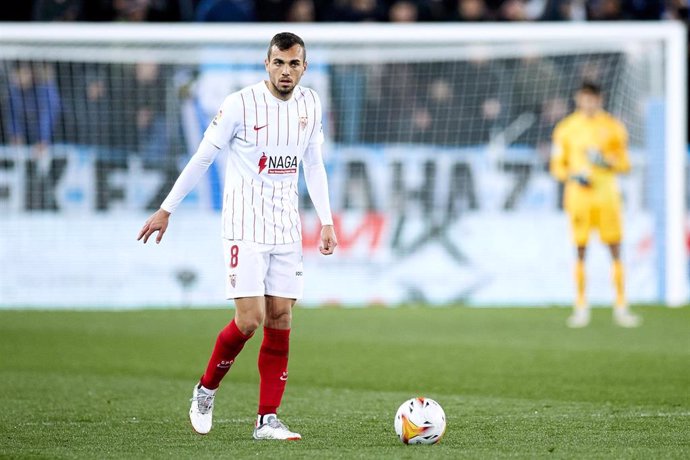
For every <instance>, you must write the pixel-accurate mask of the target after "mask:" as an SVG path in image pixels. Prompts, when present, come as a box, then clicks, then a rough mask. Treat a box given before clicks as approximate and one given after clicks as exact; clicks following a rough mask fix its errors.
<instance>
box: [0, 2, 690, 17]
mask: <svg viewBox="0 0 690 460" xmlns="http://www.w3.org/2000/svg"><path fill="white" fill-rule="evenodd" d="M687 16H688V0H88V1H87V0H33V1H23V2H15V3H14V4H13V5H12V6H11V7H10V6H9V5H7V6H3V8H2V9H0V21H32V20H33V21H128V22H142V21H151V22H178V21H183V22H192V21H199V22H247V21H258V22H339V21H343V22H361V21H375V22H417V21H472V22H475V21H611V20H640V21H645V20H660V19H680V20H684V19H686V18H687Z"/></svg>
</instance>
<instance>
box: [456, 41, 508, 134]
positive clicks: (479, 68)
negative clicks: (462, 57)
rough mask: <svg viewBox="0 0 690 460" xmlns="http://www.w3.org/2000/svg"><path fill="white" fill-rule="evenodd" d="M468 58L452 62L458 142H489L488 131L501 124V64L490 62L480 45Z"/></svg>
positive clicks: (502, 78)
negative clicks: (459, 129) (456, 75)
mask: <svg viewBox="0 0 690 460" xmlns="http://www.w3.org/2000/svg"><path fill="white" fill-rule="evenodd" d="M475 53H476V55H475V56H474V57H473V58H472V59H470V60H469V61H464V62H459V63H456V64H454V65H455V67H456V69H455V72H458V74H459V75H462V78H459V79H457V80H455V81H454V84H455V85H457V86H456V88H454V93H455V94H457V96H458V110H459V115H460V119H461V122H460V126H461V127H462V131H461V136H460V139H459V142H460V143H461V144H465V145H476V144H480V143H486V142H489V140H490V139H491V136H492V133H493V132H495V131H496V130H497V129H498V128H500V127H501V125H502V120H503V118H504V117H505V113H504V112H505V105H506V104H505V102H504V101H502V100H501V94H502V92H501V82H502V81H503V80H504V75H503V73H502V68H501V67H500V66H496V65H493V66H492V65H491V63H490V62H489V60H488V59H486V58H485V57H484V54H483V52H482V50H481V49H477V50H476V51H475Z"/></svg>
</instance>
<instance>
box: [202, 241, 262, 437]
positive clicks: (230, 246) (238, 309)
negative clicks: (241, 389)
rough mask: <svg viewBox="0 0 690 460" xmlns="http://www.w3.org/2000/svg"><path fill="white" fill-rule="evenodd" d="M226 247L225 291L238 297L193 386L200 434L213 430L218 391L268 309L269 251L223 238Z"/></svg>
mask: <svg viewBox="0 0 690 460" xmlns="http://www.w3.org/2000/svg"><path fill="white" fill-rule="evenodd" d="M224 249H225V251H224V252H225V259H226V267H227V277H226V283H227V286H226V292H227V297H228V298H229V299H232V298H234V300H235V317H234V319H233V320H232V321H231V322H230V323H229V324H228V325H227V326H225V327H224V328H223V329H222V330H221V331H220V333H219V334H218V337H217V338H216V342H215V345H214V347H213V351H212V353H211V357H210V359H209V361H208V364H207V366H206V371H205V372H204V374H203V375H202V377H201V379H200V381H199V383H198V384H197V385H195V386H194V390H193V394H192V404H191V407H190V410H189V418H190V420H191V422H192V427H193V428H194V430H195V431H196V432H197V433H199V434H206V433H208V432H209V431H210V430H211V426H212V417H213V401H214V398H215V394H216V390H217V389H218V387H219V386H220V382H221V381H222V379H223V378H224V377H225V375H226V374H227V373H228V371H229V370H230V367H231V366H232V364H233V363H234V362H235V358H236V357H237V355H238V354H239V353H240V352H241V351H242V349H243V348H244V344H245V343H246V342H247V340H249V339H250V338H251V337H252V335H253V334H254V331H255V330H256V329H257V328H258V327H259V326H260V325H261V324H262V322H263V319H264V312H265V304H264V303H265V300H264V296H263V291H264V290H265V287H264V284H263V277H264V274H265V272H266V266H267V263H266V258H267V254H264V253H262V251H261V250H260V248H258V247H256V245H253V244H250V243H246V242H242V241H230V240H224Z"/></svg>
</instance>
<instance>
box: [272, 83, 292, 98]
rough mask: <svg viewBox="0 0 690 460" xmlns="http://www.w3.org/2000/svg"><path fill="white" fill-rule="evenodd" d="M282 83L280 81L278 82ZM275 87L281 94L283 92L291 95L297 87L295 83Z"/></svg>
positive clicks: (284, 94) (285, 94)
mask: <svg viewBox="0 0 690 460" xmlns="http://www.w3.org/2000/svg"><path fill="white" fill-rule="evenodd" d="M278 83H279V84H280V82H278ZM273 87H274V88H275V89H276V91H278V93H279V94H282V95H283V96H290V95H291V94H292V91H294V89H295V85H294V84H293V83H290V86H288V87H285V86H276V85H273Z"/></svg>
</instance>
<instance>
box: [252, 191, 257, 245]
mask: <svg viewBox="0 0 690 460" xmlns="http://www.w3.org/2000/svg"><path fill="white" fill-rule="evenodd" d="M252 215H253V216H254V222H253V223H252V230H253V233H252V241H256V209H254V179H252Z"/></svg>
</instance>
